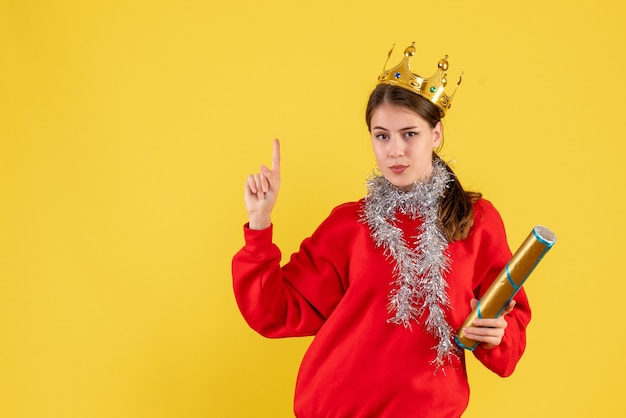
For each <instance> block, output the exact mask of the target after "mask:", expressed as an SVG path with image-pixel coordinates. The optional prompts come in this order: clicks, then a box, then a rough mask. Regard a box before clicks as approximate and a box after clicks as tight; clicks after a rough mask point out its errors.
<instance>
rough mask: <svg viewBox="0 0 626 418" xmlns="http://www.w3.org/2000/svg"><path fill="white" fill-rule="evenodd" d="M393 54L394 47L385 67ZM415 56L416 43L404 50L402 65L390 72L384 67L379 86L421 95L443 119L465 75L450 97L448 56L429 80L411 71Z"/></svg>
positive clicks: (442, 60)
mask: <svg viewBox="0 0 626 418" xmlns="http://www.w3.org/2000/svg"><path fill="white" fill-rule="evenodd" d="M392 52H393V47H392V48H391V49H390V50H389V54H388V55H387V61H386V62H385V67H386V66H387V62H389V57H391V53H392ZM413 55H415V42H413V44H412V45H411V46H408V47H407V48H406V49H405V50H404V58H403V59H402V61H401V62H400V64H398V65H396V66H395V67H393V68H391V69H389V70H385V68H384V67H383V73H382V74H381V75H379V76H378V83H377V84H390V85H392V86H398V87H402V88H404V89H407V90H410V91H412V92H414V93H417V94H419V95H420V96H422V97H423V98H425V99H426V100H428V101H430V102H431V103H433V104H434V105H436V106H437V107H438V108H439V113H440V115H441V117H442V118H443V117H444V116H445V115H446V111H447V110H448V109H450V106H451V104H452V103H451V102H452V99H453V98H454V94H455V93H456V89H457V88H458V87H459V84H461V78H462V76H463V73H461V76H459V81H458V82H457V83H456V87H455V88H454V91H453V92H452V94H451V95H450V96H448V95H447V94H446V92H445V90H444V89H445V87H446V84H447V83H448V79H447V78H446V77H447V74H446V71H447V70H448V56H447V55H446V56H445V57H444V58H442V59H440V60H439V62H438V63H437V72H436V73H435V74H433V75H432V76H431V77H429V78H424V77H421V76H419V75H417V74H414V73H413V72H412V71H411V67H410V66H409V60H410V59H411V57H412V56H413Z"/></svg>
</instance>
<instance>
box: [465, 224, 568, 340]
mask: <svg viewBox="0 0 626 418" xmlns="http://www.w3.org/2000/svg"><path fill="white" fill-rule="evenodd" d="M555 242H556V235H554V233H553V232H552V231H550V230H549V229H548V228H546V227H545V226H541V225H537V226H535V227H534V228H533V230H532V231H531V233H530V234H529V235H528V237H527V238H526V240H525V241H524V242H523V243H522V245H521V246H520V247H519V248H518V249H517V251H516V252H515V254H513V256H512V257H511V259H510V260H509V261H508V262H507V263H506V266H504V268H503V269H502V271H501V272H500V274H498V276H497V277H496V278H495V280H494V281H493V283H492V284H491V286H489V289H487V291H486V292H485V294H484V295H483V296H482V297H481V298H480V300H479V301H478V303H477V304H476V306H475V307H474V309H472V312H471V313H470V314H469V316H468V317H467V318H466V319H465V322H464V323H463V325H462V326H461V328H460V329H459V331H458V333H457V334H456V336H455V337H454V339H455V341H456V343H457V344H458V345H459V346H461V347H463V348H465V349H467V350H474V349H475V348H476V346H477V345H478V342H477V341H474V340H472V339H469V338H467V337H465V334H464V332H463V330H464V329H465V328H466V327H471V326H472V324H473V322H474V321H475V320H476V319H481V318H497V317H499V316H500V315H501V314H502V312H503V311H504V309H505V308H506V307H507V306H508V304H509V302H510V301H511V299H513V297H514V296H515V295H516V294H517V292H518V291H519V290H520V289H521V288H522V285H523V284H524V282H525V281H526V279H528V276H530V273H532V271H533V270H534V269H535V267H536V266H537V264H539V262H540V261H541V259H542V258H543V256H544V255H546V253H547V252H548V250H550V248H552V246H553V245H554V243H555Z"/></svg>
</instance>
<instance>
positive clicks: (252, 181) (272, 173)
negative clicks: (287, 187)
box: [244, 139, 280, 229]
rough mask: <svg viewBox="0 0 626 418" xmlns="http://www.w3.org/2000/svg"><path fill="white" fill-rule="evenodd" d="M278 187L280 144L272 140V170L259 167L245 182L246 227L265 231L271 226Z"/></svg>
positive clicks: (263, 166) (262, 166) (276, 140)
mask: <svg viewBox="0 0 626 418" xmlns="http://www.w3.org/2000/svg"><path fill="white" fill-rule="evenodd" d="M279 187H280V143H279V142H278V139H274V151H273V153H272V168H271V169H269V168H268V167H267V166H265V165H261V171H260V173H256V174H250V175H249V176H248V179H247V181H246V188H245V195H244V198H245V202H246V209H247V210H248V219H249V224H248V227H249V228H250V229H265V228H268V227H269V226H270V225H271V224H272V220H271V218H272V217H271V215H272V209H274V205H275V204H276V198H277V197H278V189H279Z"/></svg>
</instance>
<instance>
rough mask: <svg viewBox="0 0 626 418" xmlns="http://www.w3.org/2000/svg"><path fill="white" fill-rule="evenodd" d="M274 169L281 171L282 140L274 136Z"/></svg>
mask: <svg viewBox="0 0 626 418" xmlns="http://www.w3.org/2000/svg"><path fill="white" fill-rule="evenodd" d="M272 171H278V172H280V142H279V141H278V138H274V152H273V153H272Z"/></svg>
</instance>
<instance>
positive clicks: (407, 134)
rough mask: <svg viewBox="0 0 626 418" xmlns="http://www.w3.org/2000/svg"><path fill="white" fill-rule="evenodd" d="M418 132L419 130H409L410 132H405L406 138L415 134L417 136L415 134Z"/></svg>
mask: <svg viewBox="0 0 626 418" xmlns="http://www.w3.org/2000/svg"><path fill="white" fill-rule="evenodd" d="M417 134H418V132H414V131H408V132H405V133H404V137H405V138H411V137H413V136H415V135H417Z"/></svg>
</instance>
